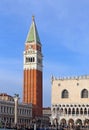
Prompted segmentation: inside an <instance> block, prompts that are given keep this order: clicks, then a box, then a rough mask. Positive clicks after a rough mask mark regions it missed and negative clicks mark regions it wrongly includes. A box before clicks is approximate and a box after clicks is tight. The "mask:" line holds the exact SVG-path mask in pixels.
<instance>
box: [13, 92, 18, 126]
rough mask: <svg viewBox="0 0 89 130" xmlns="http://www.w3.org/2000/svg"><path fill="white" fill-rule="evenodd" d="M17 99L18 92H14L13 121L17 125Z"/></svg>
mask: <svg viewBox="0 0 89 130" xmlns="http://www.w3.org/2000/svg"><path fill="white" fill-rule="evenodd" d="M18 100H19V94H15V96H14V102H15V111H14V113H15V115H14V123H15V125H17V119H18V117H17V114H18Z"/></svg>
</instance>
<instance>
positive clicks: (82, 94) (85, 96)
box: [81, 89, 88, 98]
mask: <svg viewBox="0 0 89 130" xmlns="http://www.w3.org/2000/svg"><path fill="white" fill-rule="evenodd" d="M81 98H88V90H87V89H83V90H82V91H81Z"/></svg>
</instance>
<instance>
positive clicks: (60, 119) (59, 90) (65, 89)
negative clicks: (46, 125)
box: [51, 76, 89, 125]
mask: <svg viewBox="0 0 89 130" xmlns="http://www.w3.org/2000/svg"><path fill="white" fill-rule="evenodd" d="M51 104H52V106H51V124H67V125H71V124H72V125H74V124H75V125H79V124H81V125H89V76H79V77H63V78H58V79H57V78H54V77H52V101H51Z"/></svg>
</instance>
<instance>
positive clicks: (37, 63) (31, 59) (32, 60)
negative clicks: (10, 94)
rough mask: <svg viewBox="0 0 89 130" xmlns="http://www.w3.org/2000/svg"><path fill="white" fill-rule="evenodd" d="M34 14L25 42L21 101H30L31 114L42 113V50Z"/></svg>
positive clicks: (37, 114)
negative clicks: (31, 106)
mask: <svg viewBox="0 0 89 130" xmlns="http://www.w3.org/2000/svg"><path fill="white" fill-rule="evenodd" d="M41 47H42V45H41V42H40V38H39V35H38V31H37V27H36V24H35V19H34V16H33V17H32V24H31V27H30V31H29V32H28V36H27V39H26V42H25V51H24V81H23V82H24V84H23V102H24V103H27V104H29V103H32V105H33V116H41V115H42V100H43V99H42V51H41Z"/></svg>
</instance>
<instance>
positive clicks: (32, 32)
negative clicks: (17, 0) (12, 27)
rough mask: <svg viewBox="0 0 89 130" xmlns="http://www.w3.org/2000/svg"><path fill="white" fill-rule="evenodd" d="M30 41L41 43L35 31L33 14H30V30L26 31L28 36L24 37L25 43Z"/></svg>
mask: <svg viewBox="0 0 89 130" xmlns="http://www.w3.org/2000/svg"><path fill="white" fill-rule="evenodd" d="M31 42H35V43H41V42H40V38H39V34H38V31H37V27H36V24H35V19H34V16H32V24H31V27H30V31H29V32H28V36H27V39H26V43H31Z"/></svg>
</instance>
